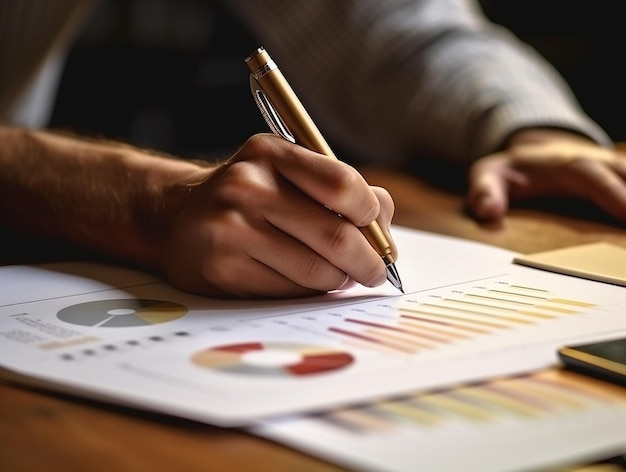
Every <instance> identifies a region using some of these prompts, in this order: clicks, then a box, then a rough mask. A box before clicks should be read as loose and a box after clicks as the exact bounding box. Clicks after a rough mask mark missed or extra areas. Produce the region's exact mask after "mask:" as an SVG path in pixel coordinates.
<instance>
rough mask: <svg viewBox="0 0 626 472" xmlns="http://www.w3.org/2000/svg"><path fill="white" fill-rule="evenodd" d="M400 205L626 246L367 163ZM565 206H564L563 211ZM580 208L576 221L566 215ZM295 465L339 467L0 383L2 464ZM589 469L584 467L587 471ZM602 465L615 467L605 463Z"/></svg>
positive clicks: (527, 247) (435, 217)
mask: <svg viewBox="0 0 626 472" xmlns="http://www.w3.org/2000/svg"><path fill="white" fill-rule="evenodd" d="M363 173H364V175H365V176H366V178H367V179H368V180H369V181H370V183H372V184H376V185H381V186H384V187H386V188H387V189H388V190H389V191H390V192H391V193H392V195H393V197H394V199H395V202H396V217H395V223H397V224H400V225H404V226H410V227H414V228H418V229H424V230H429V231H433V232H437V233H442V234H448V235H454V236H459V237H464V238H468V239H472V240H477V241H482V242H485V243H489V244H493V245H497V246H501V247H505V248H508V249H512V250H514V251H518V252H534V251H540V250H547V249H552V248H557V247H563V246H568V245H575V244H580V243H585V242H590V241H597V240H604V241H610V242H613V243H616V244H619V245H622V246H624V247H626V232H625V231H624V229H623V227H619V226H618V225H616V224H614V223H612V222H610V221H608V220H606V221H603V220H602V219H597V218H596V219H593V217H590V218H587V215H588V214H589V211H588V210H589V208H585V207H582V206H578V205H574V207H572V206H571V205H566V206H563V207H562V208H560V209H557V210H558V211H559V213H546V212H542V211H538V210H536V209H532V208H515V209H513V210H512V211H511V213H510V216H509V217H507V219H506V220H505V221H504V222H503V223H502V224H499V225H480V224H478V223H476V222H475V221H473V220H472V219H470V218H468V217H467V216H466V215H465V214H464V212H463V200H462V197H461V196H460V194H456V193H451V192H447V191H443V190H441V189H439V188H437V187H433V186H431V185H429V184H428V183H425V182H422V181H418V180H416V179H414V178H412V177H410V176H408V175H406V174H394V173H391V172H389V173H387V172H381V171H374V170H367V169H365V170H363ZM561 210H562V211H561ZM572 211H573V212H575V213H576V214H583V215H584V216H585V218H583V219H579V218H574V217H572V216H568V214H567V213H571V212H572ZM52 469H54V470H83V471H90V472H96V471H103V472H111V471H144V470H151V471H155V472H158V471H168V472H169V471H171V470H180V471H185V472H188V471H218V470H219V471H231V470H232V471H242V470H245V471H273V472H276V471H289V472H292V471H299V472H322V471H323V472H329V471H338V470H341V469H339V468H337V467H334V466H332V465H330V464H327V463H325V462H323V461H321V460H319V459H317V458H313V457H309V456H306V455H304V454H301V453H299V452H297V451H294V450H291V449H289V448H287V447H283V446H281V445H278V444H274V443H272V442H269V441H265V440H263V439H259V438H256V437H253V436H249V435H247V434H246V433H243V432H240V431H237V430H226V429H220V428H215V427H211V426H207V425H204V424H199V423H194V422H191V421H186V420H180V419H177V418H171V417H167V416H161V415H155V414H146V413H142V412H137V411H134V410H126V409H123V408H116V407H111V406H108V405H101V404H98V403H94V402H89V401H83V400H79V399H75V398H69V397H63V396H57V395H51V394H46V393H41V392H37V391H32V390H26V389H20V388H16V387H13V386H8V385H2V384H0V470H6V471H9V470H11V471H13V470H15V471H38V470H52ZM585 470H588V469H585ZM602 470H603V472H607V471H608V470H614V469H604V468H603V469H602Z"/></svg>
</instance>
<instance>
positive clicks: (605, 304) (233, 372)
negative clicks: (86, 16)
mask: <svg viewBox="0 0 626 472" xmlns="http://www.w3.org/2000/svg"><path fill="white" fill-rule="evenodd" d="M392 231H393V234H394V239H395V241H396V243H397V245H398V247H399V250H400V254H401V257H400V260H399V261H398V264H397V267H398V270H399V272H400V275H401V277H402V279H403V282H404V285H405V291H406V294H405V295H401V294H399V292H398V291H397V290H396V289H394V288H393V287H392V286H391V285H390V284H386V285H385V286H383V287H380V288H375V289H366V288H363V287H359V288H354V289H352V290H349V291H346V292H338V293H332V294H328V295H327V296H322V297H315V298H309V299H303V300H286V301H264V302H259V301H224V300H214V299H209V298H203V297H197V296H192V295H189V294H185V293H182V292H180V291H177V290H175V289H173V288H172V287H171V286H169V285H168V284H166V283H164V282H162V281H160V280H158V279H155V278H154V277H153V276H150V275H146V274H142V273H139V272H133V271H129V270H125V269H119V268H111V267H106V266H98V265H93V264H67V265H63V264H56V265H47V266H41V267H20V266H18V267H3V268H0V297H1V298H0V300H2V303H1V306H0V346H1V348H0V367H2V368H3V370H4V375H5V376H7V377H12V378H14V379H16V378H20V379H21V380H23V381H30V382H37V383H39V384H46V385H48V386H54V387H55V388H60V389H63V390H65V391H70V392H74V393H77V394H80V395H85V396H90V397H95V398H99V399H105V400H108V401H114V402H119V403H124V404H129V405H133V406H137V407H141V408H147V409H154V410H157V411H161V412H164V413H169V414H174V415H179V416H182V417H187V418H191V419H194V420H198V421H205V422H208V423H212V424H217V425H222V426H242V425H250V424H254V423H256V422H258V421H260V420H262V419H265V418H269V417H274V416H277V415H285V414H291V413H301V412H305V411H308V412H310V411H322V410H324V409H328V408H331V407H339V406H342V405H347V404H351V403H354V402H364V401H369V400H371V399H374V398H382V397H386V396H389V395H397V394H406V393H411V392H414V391H415V390H419V389H430V388H434V387H441V386H448V385H451V384H456V383H460V382H465V381H474V380H480V379H486V378H489V377H492V376H494V375H504V374H512V373H520V372H527V371H530V370H534V369H538V368H543V367H546V366H550V365H554V364H555V363H556V361H557V359H556V354H555V353H556V348H557V347H558V346H560V345H561V344H564V343H566V342H570V341H579V340H582V339H593V338H595V337H604V336H606V335H608V334H616V333H620V332H626V317H625V316H624V315H623V312H622V309H623V306H624V302H625V301H626V295H625V292H624V290H623V288H619V287H616V286H612V285H609V284H603V283H599V282H591V281H587V280H581V279H576V278H573V277H568V276H561V275H557V274H552V273H547V272H542V271H538V270H536V269H531V268H527V267H521V266H516V265H514V264H512V263H511V260H512V257H513V256H514V253H512V252H510V251H506V250H502V249H498V248H494V247H489V246H486V245H481V244H478V243H472V242H468V241H462V240H459V239H454V238H449V237H443V236H436V235H433V234H428V233H423V232H419V231H414V230H409V229H406V228H401V227H394V228H392ZM498 299H499V300H498ZM442 307H443V308H442Z"/></svg>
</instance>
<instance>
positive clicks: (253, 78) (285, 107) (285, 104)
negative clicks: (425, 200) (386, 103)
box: [245, 47, 404, 293]
mask: <svg viewBox="0 0 626 472" xmlns="http://www.w3.org/2000/svg"><path fill="white" fill-rule="evenodd" d="M245 61H246V64H247V65H248V68H249V69H250V72H251V73H250V89H251V90H252V95H253V97H254V101H255V102H256V104H257V106H258V107H259V110H260V111H261V114H262V115H263V118H264V119H265V121H266V123H267V124H268V126H269V127H270V129H271V130H272V131H273V132H274V133H275V134H278V135H280V136H282V137H283V138H285V139H286V140H288V141H291V142H292V143H296V144H299V145H301V146H304V147H305V148H307V149H310V150H312V151H316V152H319V153H321V154H324V155H326V156H328V157H331V158H334V159H337V156H335V154H334V153H333V151H332V150H331V149H330V146H329V145H328V143H327V142H326V140H325V139H324V137H323V136H322V134H321V133H320V131H319V130H318V129H317V126H315V123H313V120H312V119H311V117H310V116H309V114H308V113H307V111H306V110H305V109H304V106H303V105H302V103H300V100H298V97H297V96H296V94H295V92H294V91H293V89H292V88H291V86H290V85H289V83H288V82H287V80H286V79H285V77H284V76H283V74H282V73H281V72H280V70H279V69H278V66H277V65H276V63H275V62H274V61H273V60H272V58H271V57H270V55H269V54H268V53H267V51H266V50H265V49H264V48H262V47H260V48H258V49H257V50H256V51H254V52H253V53H252V54H250V55H249V56H248V57H246V60H245ZM359 229H360V230H361V232H362V233H363V234H364V235H365V237H366V238H367V240H368V241H369V243H370V244H371V245H372V246H373V247H374V249H376V252H378V254H379V255H380V256H381V257H382V259H383V262H384V263H385V267H386V268H387V279H388V280H389V281H390V282H391V283H392V284H393V285H394V287H396V288H397V289H399V290H400V291H401V292H402V293H404V290H403V289H402V282H401V281H400V276H399V275H398V271H397V269H396V265H395V261H394V259H393V256H392V255H391V247H390V245H389V242H388V241H387V238H385V235H384V234H383V232H382V230H381V228H380V226H379V225H378V222H377V221H376V220H374V221H372V223H370V224H369V225H368V226H366V227H363V228H359Z"/></svg>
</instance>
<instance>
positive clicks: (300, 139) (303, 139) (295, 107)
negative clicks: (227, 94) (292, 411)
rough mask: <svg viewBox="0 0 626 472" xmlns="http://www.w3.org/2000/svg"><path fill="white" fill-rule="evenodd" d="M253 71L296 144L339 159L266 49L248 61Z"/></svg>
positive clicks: (259, 51)
mask: <svg viewBox="0 0 626 472" xmlns="http://www.w3.org/2000/svg"><path fill="white" fill-rule="evenodd" d="M246 63H247V64H248V68H249V69H250V72H252V74H253V75H254V77H255V79H256V80H257V82H258V83H259V85H260V86H261V87H262V89H263V92H264V93H265V96H266V97H267V98H268V100H269V101H270V102H271V103H272V106H273V107H274V108H275V109H276V111H277V112H278V114H279V115H280V118H281V119H282V121H283V124H284V125H285V127H286V128H287V129H288V130H289V132H290V133H291V134H292V135H293V137H294V139H295V140H296V143H297V144H299V145H300V146H303V147H305V148H307V149H310V150H312V151H316V152H319V153H320V154H324V155H326V156H328V157H332V158H334V159H337V156H336V155H335V153H333V151H332V149H331V148H330V146H329V145H328V143H327V142H326V140H325V139H324V137H323V136H322V133H321V132H320V131H319V129H318V128H317V126H316V125H315V123H314V122H313V119H312V118H311V116H310V115H309V113H308V112H307V111H306V109H305V108H304V105H302V103H301V102H300V100H299V99H298V96H297V95H296V93H295V92H294V91H293V89H292V88H291V86H290V85H289V82H287V79H285V77H284V76H283V74H282V73H281V72H280V69H278V67H277V66H276V64H275V63H274V61H273V60H272V58H271V57H270V55H269V54H268V53H267V51H265V50H264V49H259V50H258V51H257V52H256V53H255V54H253V55H251V56H250V57H248V58H247V59H246Z"/></svg>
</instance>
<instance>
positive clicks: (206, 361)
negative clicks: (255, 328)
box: [191, 342, 354, 377]
mask: <svg viewBox="0 0 626 472" xmlns="http://www.w3.org/2000/svg"><path fill="white" fill-rule="evenodd" d="M191 362H192V363H193V364H194V365H196V366H199V367H202V368H205V369H210V370H215V371H220V372H227V373H233V374H241V375H261V376H269V377H272V376H274V377H276V376H278V377H300V376H307V375H312V374H319V373H322V372H329V371H333V370H337V369H341V368H344V367H346V366H348V365H350V364H351V363H353V362H354V357H352V355H351V354H349V353H347V352H344V351H340V350H334V349H329V348H327V347H324V346H312V345H306V344H296V343H271V342H269V343H265V342H249V343H240V344H227V345H222V346H217V347H212V348H208V349H204V350H202V351H198V352H196V353H195V354H194V355H193V356H192V357H191Z"/></svg>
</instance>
